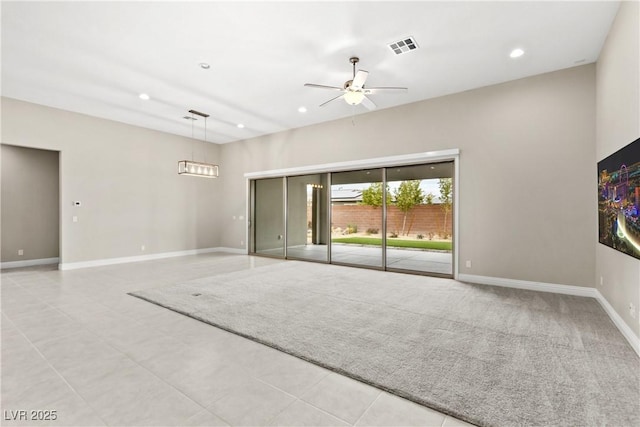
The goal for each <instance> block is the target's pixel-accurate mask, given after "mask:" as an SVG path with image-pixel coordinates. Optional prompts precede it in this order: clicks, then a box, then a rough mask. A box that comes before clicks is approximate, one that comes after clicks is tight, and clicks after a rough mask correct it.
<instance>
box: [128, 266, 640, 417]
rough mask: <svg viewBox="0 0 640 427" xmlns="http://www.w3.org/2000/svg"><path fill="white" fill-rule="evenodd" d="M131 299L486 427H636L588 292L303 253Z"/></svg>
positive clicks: (614, 354)
mask: <svg viewBox="0 0 640 427" xmlns="http://www.w3.org/2000/svg"><path fill="white" fill-rule="evenodd" d="M198 294H200V295H199V296H195V295H198ZM132 295H134V296H137V297H139V298H143V299H145V300H148V301H151V302H153V303H155V304H159V305H161V306H163V307H167V308H170V309H172V310H175V311H178V312H180V313H183V314H186V315H188V316H191V317H194V318H196V319H199V320H202V321H204V322H207V323H210V324H212V325H215V326H218V327H221V328H223V329H226V330H229V331H231V332H234V333H237V334H239V335H242V336H245V337H249V338H251V339H253V340H256V341H258V342H261V343H263V344H267V345H269V346H272V347H275V348H277V349H279V350H282V351H285V352H287V353H290V354H292V355H295V356H298V357H300V358H303V359H305V360H309V361H311V362H314V363H316V364H318V365H321V366H324V367H326V368H329V369H332V370H334V371H337V372H339V373H342V374H344V375H347V376H350V377H352V378H355V379H358V380H361V381H363V382H366V383H369V384H372V385H374V386H377V387H379V388H382V389H385V390H387V391H389V392H391V393H394V394H396V395H399V396H402V397H405V398H408V399H410V400H413V401H415V402H418V403H421V404H423V405H425V406H428V407H431V408H434V409H436V410H438V411H441V412H444V413H447V414H450V415H453V416H455V417H457V418H460V419H462V420H465V421H468V422H471V423H474V424H477V425H481V426H519V425H536V426H537V425H547V426H601V425H610V426H625V425H628V426H638V425H640V393H639V382H640V378H639V372H640V369H639V368H640V361H639V358H638V357H637V355H636V354H635V353H634V351H633V350H632V349H631V347H630V346H629V345H628V343H627V342H626V341H625V339H624V338H623V337H622V335H621V334H620V333H619V331H618V330H617V329H616V327H615V326H614V324H613V323H612V322H611V320H610V319H609V318H608V316H607V315H606V313H605V312H604V310H603V309H602V308H601V307H600V305H599V304H598V302H597V301H596V300H594V299H592V298H583V297H574V296H567V295H555V294H550V293H543V292H532V291H523V290H516V289H508V288H499V287H491V286H480V285H470V284H464V283H460V282H455V281H452V280H448V279H437V278H428V277H421V276H412V275H408V274H397V273H385V272H380V271H372V270H365V269H357V268H348V267H340V266H335V265H323V264H314V263H306V262H296V261H288V262H283V263H279V264H275V265H269V266H265V267H260V268H257V269H253V270H245V271H241V272H236V273H229V274H222V275H219V276H214V277H209V278H205V279H199V280H195V281H191V282H188V283H184V284H178V285H174V286H169V287H165V288H158V289H151V290H145V291H140V292H135V293H133V294H132Z"/></svg>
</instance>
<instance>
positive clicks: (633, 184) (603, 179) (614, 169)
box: [598, 138, 640, 259]
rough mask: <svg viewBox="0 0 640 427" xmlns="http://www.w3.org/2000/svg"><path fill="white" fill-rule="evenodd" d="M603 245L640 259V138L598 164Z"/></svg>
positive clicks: (599, 225) (599, 226)
mask: <svg viewBox="0 0 640 427" xmlns="http://www.w3.org/2000/svg"><path fill="white" fill-rule="evenodd" d="M598 231H599V232H598V235H599V241H600V243H602V244H603V245H607V246H610V247H612V248H613V249H616V250H618V251H620V252H623V253H625V254H627V255H631V256H632V257H635V258H638V259H640V138H638V139H636V140H635V141H633V142H632V143H630V144H629V145H627V146H625V147H623V148H621V149H620V150H618V151H616V152H615V153H613V154H612V155H610V156H609V157H607V158H605V159H603V160H601V161H600V162H598Z"/></svg>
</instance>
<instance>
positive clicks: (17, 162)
mask: <svg viewBox="0 0 640 427" xmlns="http://www.w3.org/2000/svg"><path fill="white" fill-rule="evenodd" d="M0 157H2V166H1V179H2V196H1V199H2V204H1V205H0V206H1V207H2V231H1V234H0V235H1V236H2V237H1V240H2V262H11V261H27V260H35V259H45V258H57V257H58V250H59V247H58V243H59V234H58V230H59V216H58V211H59V207H58V200H59V194H58V193H59V192H58V152H57V151H47V150H34V149H30V148H22V147H14V146H11V145H4V144H3V145H1V146H0ZM18 250H23V251H24V252H23V255H22V256H20V255H18Z"/></svg>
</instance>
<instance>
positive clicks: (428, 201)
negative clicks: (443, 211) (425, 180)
mask: <svg viewBox="0 0 640 427" xmlns="http://www.w3.org/2000/svg"><path fill="white" fill-rule="evenodd" d="M435 197H436V196H434V195H433V193H429V194H427V195H425V196H424V203H425V204H427V205H432V204H433V199H435Z"/></svg>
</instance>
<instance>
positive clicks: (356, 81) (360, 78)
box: [351, 70, 369, 90]
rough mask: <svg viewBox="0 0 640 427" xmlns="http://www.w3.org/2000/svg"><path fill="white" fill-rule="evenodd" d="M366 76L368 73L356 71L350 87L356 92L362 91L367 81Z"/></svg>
mask: <svg viewBox="0 0 640 427" xmlns="http://www.w3.org/2000/svg"><path fill="white" fill-rule="evenodd" d="M367 76H369V72H368V71H364V70H358V72H357V73H356V75H355V77H354V78H353V81H352V82H351V87H352V88H353V89H356V90H357V89H362V86H364V82H366V81H367Z"/></svg>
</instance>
